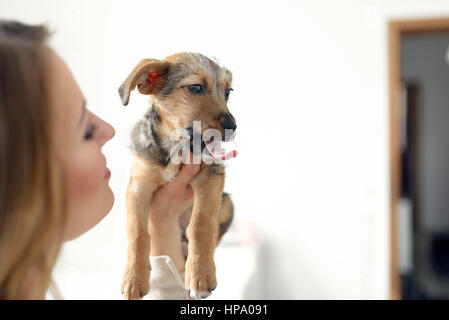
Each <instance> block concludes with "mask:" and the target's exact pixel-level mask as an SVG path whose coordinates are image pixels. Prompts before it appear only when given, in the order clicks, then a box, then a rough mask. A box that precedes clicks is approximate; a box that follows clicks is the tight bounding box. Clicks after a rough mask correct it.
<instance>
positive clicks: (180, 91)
mask: <svg viewBox="0 0 449 320" xmlns="http://www.w3.org/2000/svg"><path fill="white" fill-rule="evenodd" d="M231 85H232V74H231V72H230V71H229V70H227V69H226V68H224V67H220V66H219V65H218V64H217V63H216V62H215V61H213V60H211V59H209V58H207V57H205V56H204V55H202V54H199V53H178V54H174V55H171V56H169V57H167V58H165V59H163V60H157V59H144V60H142V61H140V62H139V63H138V64H137V66H136V67H135V68H134V69H133V70H132V72H131V74H130V75H129V76H128V77H127V78H126V80H125V81H124V82H123V83H122V85H121V86H120V88H119V94H120V98H121V100H122V103H123V105H125V106H126V105H127V104H128V102H129V98H130V93H131V91H132V90H134V89H135V87H136V86H137V88H138V90H139V92H140V93H142V94H146V95H151V98H152V100H153V103H154V104H155V105H156V106H157V107H158V109H159V110H160V111H161V113H162V116H163V118H164V120H166V121H168V122H170V124H171V125H170V127H171V128H172V129H191V127H192V123H193V121H201V133H203V132H204V131H205V130H207V129H216V130H218V131H219V132H220V133H221V135H222V137H223V139H225V138H227V140H229V139H230V138H232V137H233V132H234V130H235V129H236V128H237V125H236V122H235V119H234V117H233V116H232V114H231V113H230V112H229V109H228V107H227V102H228V98H229V94H230V93H231V91H232V87H231ZM230 130H232V134H231V135H230V134H229V132H230ZM229 137H230V138H229Z"/></svg>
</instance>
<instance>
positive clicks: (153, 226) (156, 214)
mask: <svg viewBox="0 0 449 320" xmlns="http://www.w3.org/2000/svg"><path fill="white" fill-rule="evenodd" d="M199 171H200V165H199V164H184V165H182V167H181V169H180V170H179V172H178V174H177V175H176V177H175V179H174V180H173V181H171V182H169V183H167V184H165V185H163V186H161V187H159V189H157V190H156V192H155V193H154V195H153V198H152V200H151V204H150V215H149V219H148V221H149V223H148V232H149V233H150V237H151V255H152V256H161V255H166V256H169V257H170V258H171V259H172V260H173V262H174V263H175V265H176V267H177V268H178V270H179V271H180V272H183V271H184V256H183V253H182V247H181V234H180V230H179V222H178V219H179V216H180V215H181V213H183V212H184V211H185V210H186V209H188V208H189V207H190V206H191V205H192V204H193V190H192V188H191V187H190V185H189V183H190V181H192V179H193V178H194V177H195V176H196V174H197V173H198V172H199Z"/></svg>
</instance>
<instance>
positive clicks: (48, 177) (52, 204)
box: [0, 20, 66, 299]
mask: <svg viewBox="0 0 449 320" xmlns="http://www.w3.org/2000/svg"><path fill="white" fill-rule="evenodd" d="M47 37H48V32H47V29H46V28H45V27H44V26H28V25H24V24H21V23H19V22H11V21H1V20H0V74H1V79H0V299H23V298H27V297H37V298H41V299H42V298H44V297H45V293H46V291H47V288H48V286H49V283H50V280H51V271H52V268H53V267H54V264H55V262H56V258H57V256H58V253H59V250H60V247H61V244H62V241H63V231H64V226H65V215H64V212H65V211H66V210H65V209H66V200H65V199H66V196H65V189H64V188H63V186H65V184H64V183H63V181H64V177H63V173H62V170H61V167H60V165H59V164H60V161H58V158H57V155H56V153H55V151H54V150H55V149H54V147H53V145H52V135H51V132H50V128H51V125H50V124H51V123H52V122H51V121H52V117H51V115H52V114H51V112H50V105H49V99H48V86H47V72H46V70H47V69H48V68H47V67H46V65H47V62H48V56H49V55H48V53H49V51H50V49H49V48H48V47H47V46H46V44H45V41H46V39H47ZM31 284H32V287H31V288H29V287H27V285H31ZM29 290H33V291H32V292H30V291H29Z"/></svg>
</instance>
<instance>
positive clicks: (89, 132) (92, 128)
mask: <svg viewBox="0 0 449 320" xmlns="http://www.w3.org/2000/svg"><path fill="white" fill-rule="evenodd" d="M95 130H97V126H96V125H94V124H91V125H89V127H88V128H87V131H86V134H85V135H84V139H85V140H90V139H92V138H93V136H94V132H95Z"/></svg>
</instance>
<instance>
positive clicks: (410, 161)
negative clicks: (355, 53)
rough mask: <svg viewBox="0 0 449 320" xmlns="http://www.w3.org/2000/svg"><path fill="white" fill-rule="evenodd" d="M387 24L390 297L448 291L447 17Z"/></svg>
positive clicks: (445, 295)
mask: <svg viewBox="0 0 449 320" xmlns="http://www.w3.org/2000/svg"><path fill="white" fill-rule="evenodd" d="M388 32H389V37H388V40H389V105H390V114H389V116H390V174H391V176H390V236H391V239H390V243H391V248H390V297H391V298H392V299H401V298H402V299H449V18H438V19H426V20H407V21H392V22H390V23H389V25H388Z"/></svg>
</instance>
